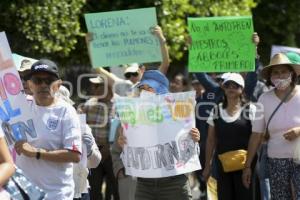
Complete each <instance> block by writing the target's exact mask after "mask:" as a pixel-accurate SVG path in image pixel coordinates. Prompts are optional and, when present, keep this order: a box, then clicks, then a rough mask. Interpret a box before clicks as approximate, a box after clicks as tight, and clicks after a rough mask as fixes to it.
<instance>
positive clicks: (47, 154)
mask: <svg viewBox="0 0 300 200" xmlns="http://www.w3.org/2000/svg"><path fill="white" fill-rule="evenodd" d="M40 159H42V160H47V161H52V162H58V163H64V162H74V163H78V162H79V161H80V153H79V152H76V151H70V150H66V149H59V150H54V151H46V150H41V156H40Z"/></svg>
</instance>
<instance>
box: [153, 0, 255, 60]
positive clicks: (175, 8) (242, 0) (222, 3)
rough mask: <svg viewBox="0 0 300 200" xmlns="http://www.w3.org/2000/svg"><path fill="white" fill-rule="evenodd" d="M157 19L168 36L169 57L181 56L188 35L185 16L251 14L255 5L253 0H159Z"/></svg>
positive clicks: (179, 57) (178, 57) (177, 57)
mask: <svg viewBox="0 0 300 200" xmlns="http://www.w3.org/2000/svg"><path fill="white" fill-rule="evenodd" d="M156 4H157V5H159V8H160V9H159V13H158V15H159V19H160V23H161V25H162V28H163V31H164V33H165V35H166V37H167V38H168V43H169V45H170V55H171V58H173V59H176V60H180V59H182V58H183V56H184V53H185V51H187V47H186V38H187V36H188V30H187V19H186V17H201V16H202V17H210V16H242V15H251V9H252V8H253V7H255V6H256V3H255V2H254V1H253V0H219V1H215V0H161V1H157V2H156Z"/></svg>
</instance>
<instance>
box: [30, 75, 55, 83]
mask: <svg viewBox="0 0 300 200" xmlns="http://www.w3.org/2000/svg"><path fill="white" fill-rule="evenodd" d="M30 80H32V82H33V83H34V84H36V85H42V84H43V83H45V84H46V85H51V84H52V83H53V82H54V81H57V80H58V78H56V77H51V76H49V77H45V78H39V77H34V76H32V77H31V79H30Z"/></svg>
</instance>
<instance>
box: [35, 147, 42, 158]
mask: <svg viewBox="0 0 300 200" xmlns="http://www.w3.org/2000/svg"><path fill="white" fill-rule="evenodd" d="M35 158H36V159H37V160H39V159H40V158H41V151H40V149H38V151H37V152H36V155H35Z"/></svg>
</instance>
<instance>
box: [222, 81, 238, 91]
mask: <svg viewBox="0 0 300 200" xmlns="http://www.w3.org/2000/svg"><path fill="white" fill-rule="evenodd" d="M223 86H224V88H226V89H229V88H231V89H235V90H237V89H239V88H240V87H241V86H240V85H239V84H237V83H235V82H233V81H228V82H226V83H224V85H223Z"/></svg>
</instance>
